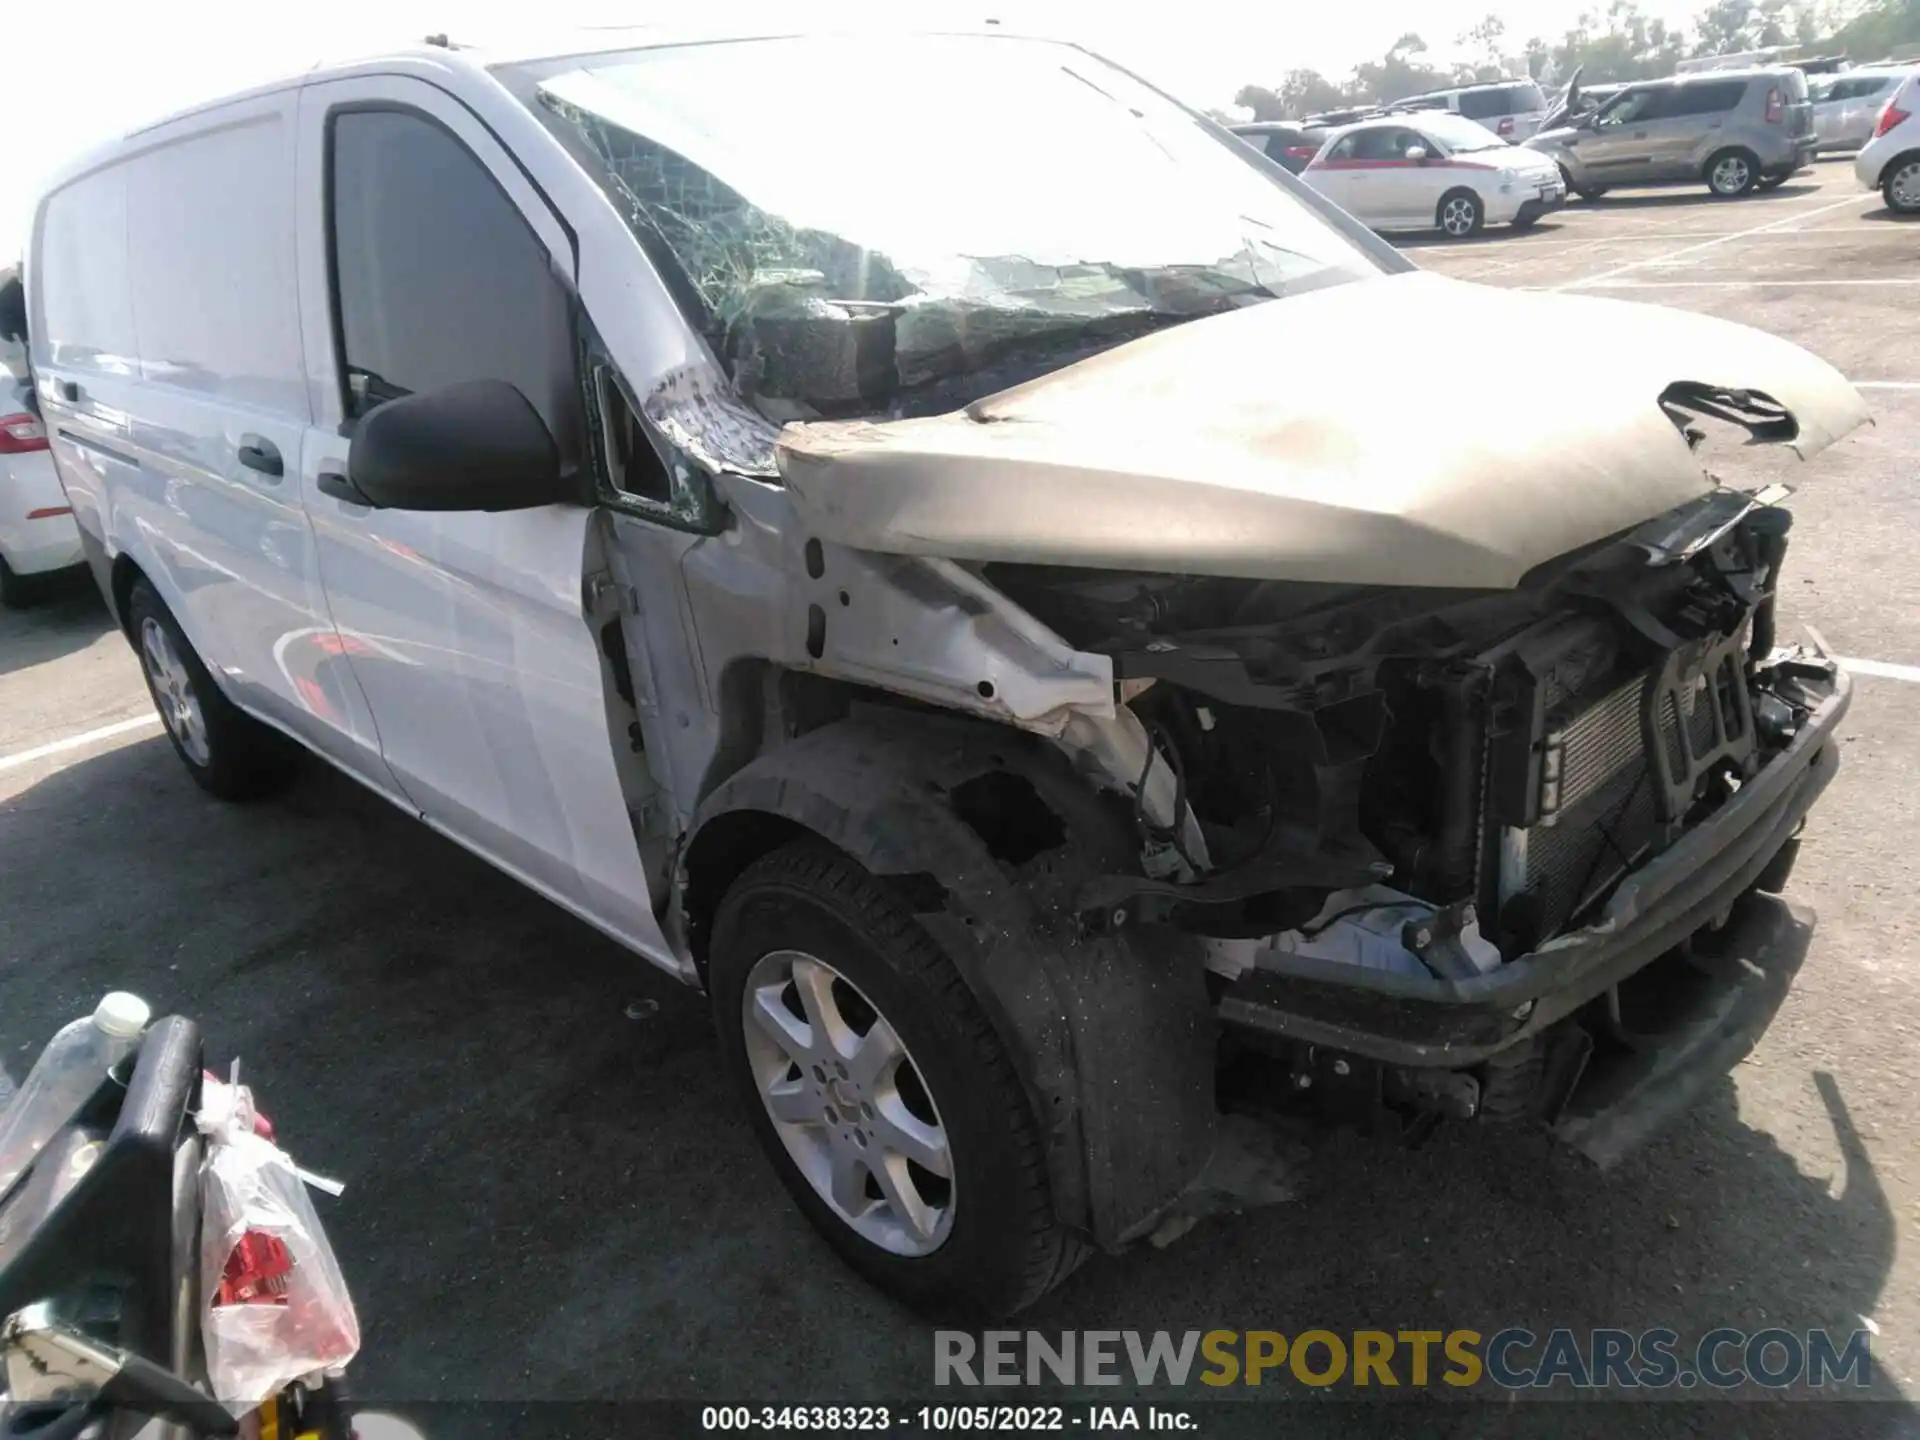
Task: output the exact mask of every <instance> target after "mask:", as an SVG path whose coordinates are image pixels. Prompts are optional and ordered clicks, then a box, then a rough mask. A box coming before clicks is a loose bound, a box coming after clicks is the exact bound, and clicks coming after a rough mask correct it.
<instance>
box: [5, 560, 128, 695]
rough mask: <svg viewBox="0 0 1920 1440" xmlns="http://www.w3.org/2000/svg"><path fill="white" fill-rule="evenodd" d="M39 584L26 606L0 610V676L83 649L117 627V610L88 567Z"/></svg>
mask: <svg viewBox="0 0 1920 1440" xmlns="http://www.w3.org/2000/svg"><path fill="white" fill-rule="evenodd" d="M35 588H36V590H37V592H38V593H36V594H35V595H34V596H33V597H32V598H31V600H30V601H29V602H28V603H27V605H25V606H23V607H22V608H20V609H18V610H0V675H10V674H12V673H13V672H14V671H16V670H29V669H31V668H33V667H34V666H35V665H44V664H46V663H47V662H48V661H49V660H58V659H59V658H60V657H61V656H63V655H71V654H72V653H73V652H74V651H76V650H84V649H86V648H87V646H89V645H91V644H93V642H94V641H96V640H98V639H99V638H100V637H101V636H102V635H104V634H106V633H107V632H108V631H109V630H111V629H113V615H112V613H111V612H110V611H109V610H108V609H107V606H106V602H105V601H104V600H102V599H101V598H100V591H99V589H98V588H96V587H95V585H94V583H93V576H92V575H91V574H89V573H88V572H86V571H84V570H78V571H63V572H61V573H60V574H58V575H50V576H47V577H46V578H45V579H43V580H41V581H40V583H39V585H38V586H36V587H35Z"/></svg>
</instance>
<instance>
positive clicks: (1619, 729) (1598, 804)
mask: <svg viewBox="0 0 1920 1440" xmlns="http://www.w3.org/2000/svg"><path fill="white" fill-rule="evenodd" d="M1610 662H1611V663H1610ZM1508 663H1509V664H1511V665H1513V666H1514V671H1513V672H1512V673H1514V674H1516V675H1517V676H1518V677H1519V678H1518V679H1517V680H1516V681H1512V682H1510V684H1509V690H1508V693H1509V696H1510V698H1512V699H1515V700H1516V701H1517V703H1516V704H1515V705H1514V706H1513V708H1514V709H1517V710H1518V712H1519V713H1520V715H1521V716H1524V715H1527V714H1531V716H1532V717H1533V718H1532V721H1531V726H1530V727H1526V728H1520V729H1518V730H1517V731H1516V732H1515V733H1510V734H1508V735H1507V736H1506V737H1504V738H1503V739H1502V740H1501V741H1498V742H1496V744H1501V745H1505V746H1506V747H1507V763H1506V766H1505V774H1506V780H1505V786H1504V800H1503V801H1501V802H1496V803H1499V804H1501V805H1503V808H1504V821H1505V822H1510V821H1511V820H1512V819H1513V818H1515V817H1525V821H1526V823H1524V824H1514V823H1504V822H1503V820H1501V819H1496V820H1495V822H1494V823H1495V834H1496V849H1495V852H1494V854H1493V855H1491V856H1490V857H1489V858H1490V859H1494V860H1495V863H1496V865H1497V872H1496V875H1495V877H1494V878H1495V882H1496V883H1495V887H1494V888H1495V891H1496V897H1497V901H1498V904H1499V916H1500V925H1499V927H1498V933H1499V934H1500V935H1501V938H1502V943H1503V944H1507V945H1514V944H1518V945H1523V946H1530V945H1532V944H1536V943H1538V942H1539V941H1540V940H1543V939H1545V938H1547V937H1549V936H1552V935H1554V934H1557V933H1559V932H1560V931H1562V930H1564V929H1566V928H1568V926H1569V925H1570V924H1572V923H1574V922H1577V921H1578V920H1580V919H1581V918H1582V914H1581V912H1582V911H1583V910H1584V909H1586V908H1587V907H1588V906H1589V905H1591V903H1592V902H1593V901H1594V900H1596V899H1597V898H1598V897H1600V896H1601V895H1602V894H1604V893H1605V892H1606V891H1607V890H1608V889H1609V888H1610V887H1611V886H1612V885H1613V884H1614V882H1615V881H1617V880H1618V879H1619V878H1620V876H1621V875H1622V874H1624V873H1625V872H1626V871H1627V870H1628V869H1630V868H1632V867H1633V866H1635V865H1637V864H1639V863H1640V862H1641V861H1643V860H1644V859H1646V858H1647V857H1648V856H1649V855H1651V854H1652V853H1653V852H1654V851H1656V850H1658V849H1659V848H1661V847H1662V846H1663V845H1664V844H1665V843H1666V840H1667V838H1668V836H1669V834H1670V826H1669V824H1668V823H1667V821H1666V820H1665V819H1663V817H1662V803H1661V797H1662V795H1663V793H1664V792H1665V786H1666V777H1667V776H1677V777H1680V778H1681V780H1682V781H1685V780H1688V779H1690V778H1692V776H1693V773H1694V771H1695V769H1697V768H1698V767H1696V766H1694V765H1693V763H1692V762H1693V759H1694V757H1700V758H1705V757H1709V756H1711V755H1713V754H1715V751H1716V746H1720V745H1724V743H1725V740H1726V737H1727V735H1729V734H1738V733H1739V732H1740V730H1741V727H1742V726H1743V725H1744V724H1745V723H1746V721H1745V719H1744V712H1745V708H1746V707H1745V705H1744V703H1743V702H1744V696H1743V695H1742V696H1739V697H1733V698H1732V699H1731V700H1730V699H1729V698H1728V697H1727V696H1725V695H1723V693H1722V691H1721V690H1720V689H1718V688H1716V687H1715V686H1714V685H1713V684H1710V683H1709V682H1708V680H1707V679H1706V678H1705V677H1704V674H1703V673H1702V672H1701V671H1700V670H1698V669H1692V670H1687V669H1685V667H1681V669H1680V670H1678V671H1676V674H1679V673H1681V672H1682V671H1684V674H1685V677H1686V678H1685V679H1684V680H1676V681H1674V682H1670V683H1667V684H1665V685H1664V687H1663V686H1662V682H1661V678H1660V671H1659V670H1658V669H1651V670H1647V671H1644V672H1641V673H1637V674H1628V675H1625V676H1623V675H1622V674H1621V665H1622V664H1623V663H1624V662H1623V661H1621V660H1620V659H1619V652H1618V651H1617V650H1615V649H1613V647H1611V646H1608V645H1606V644H1603V643H1602V642H1601V641H1600V640H1599V639H1598V638H1596V633H1595V632H1594V631H1591V630H1587V629H1586V628H1585V627H1584V626H1583V627H1581V628H1580V630H1579V631H1573V630H1570V629H1569V630H1561V631H1560V632H1558V633H1553V634H1549V635H1546V636H1543V637H1540V639H1539V641H1538V642H1537V643H1534V644H1531V645H1523V646H1519V647H1516V649H1515V651H1514V653H1513V654H1512V655H1511V656H1510V657H1509V661H1508ZM1736 683H1737V682H1736ZM1734 701H1739V702H1742V703H1734ZM1650 707H1651V713H1652V717H1653V723H1654V729H1655V733H1656V734H1657V735H1658V737H1659V740H1658V743H1659V744H1660V745H1661V746H1662V747H1663V749H1664V751H1665V763H1664V765H1655V764H1654V763H1652V760H1651V757H1649V755H1648V754H1647V746H1646V733H1647V732H1646V718H1645V717H1646V716H1647V715H1648V713H1649V708H1650ZM1716 707H1721V708H1722V711H1723V713H1722V714H1721V715H1720V717H1719V720H1718V723H1716ZM1516 718H1518V717H1516ZM1663 771H1664V774H1663Z"/></svg>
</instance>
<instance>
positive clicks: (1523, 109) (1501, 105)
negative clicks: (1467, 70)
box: [1393, 80, 1547, 143]
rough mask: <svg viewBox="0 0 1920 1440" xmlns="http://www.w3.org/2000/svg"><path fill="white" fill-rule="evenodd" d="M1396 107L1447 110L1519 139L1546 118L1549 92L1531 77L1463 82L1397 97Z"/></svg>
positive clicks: (1401, 108) (1531, 132)
mask: <svg viewBox="0 0 1920 1440" xmlns="http://www.w3.org/2000/svg"><path fill="white" fill-rule="evenodd" d="M1393 108H1394V109H1395V110H1445V111H1446V112H1447V113H1449V114H1452V115H1459V116H1462V117H1464V118H1465V119H1468V120H1472V121H1475V122H1477V123H1478V124H1481V125H1484V126H1485V127H1486V128H1487V129H1489V130H1491V131H1492V132H1493V133H1494V134H1496V135H1498V136H1499V137H1500V138H1501V139H1503V140H1511V141H1514V142H1516V143H1517V142H1519V141H1521V140H1524V139H1526V138H1527V137H1528V136H1529V135H1532V134H1533V133H1534V132H1535V131H1537V130H1538V129H1539V128H1540V122H1541V121H1543V120H1545V119H1546V118H1547V97H1546V94H1545V93H1544V92H1543V91H1542V90H1541V89H1540V87H1539V86H1538V85H1536V84H1535V83H1534V82H1533V81H1531V80H1503V81H1500V82H1498V83H1497V84H1492V85H1461V86H1457V87H1455V88H1453V89H1450V90H1430V91H1427V92H1426V93H1424V94H1421V95H1409V96H1407V97H1406V98H1405V99H1404V100H1396V101H1395V102H1394V104H1393Z"/></svg>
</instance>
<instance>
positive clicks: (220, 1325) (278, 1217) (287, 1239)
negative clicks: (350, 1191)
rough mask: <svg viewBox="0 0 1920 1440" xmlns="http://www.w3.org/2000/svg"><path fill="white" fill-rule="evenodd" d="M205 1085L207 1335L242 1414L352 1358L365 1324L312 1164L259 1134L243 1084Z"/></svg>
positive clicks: (214, 1367) (216, 1376) (216, 1368)
mask: <svg viewBox="0 0 1920 1440" xmlns="http://www.w3.org/2000/svg"><path fill="white" fill-rule="evenodd" d="M206 1090H207V1091H208V1092H210V1093H209V1094H208V1095H207V1097H206V1098H207V1100H208V1101H209V1102H210V1103H208V1104H207V1106H206V1108H205V1110H204V1111H203V1113H202V1115H201V1128H202V1129H204V1130H207V1131H208V1132H209V1141H210V1143H209V1147H208V1151H207V1158H206V1162H205V1164H204V1166H203V1167H202V1169H201V1172H200V1173H201V1179H200V1188H201V1198H202V1202H203V1211H202V1218H201V1227H202V1228H201V1240H200V1294H201V1302H200V1303H201V1333H202V1336H203V1337H204V1339H205V1341H206V1351H207V1372H208V1378H209V1379H210V1380H211V1382H212V1385H213V1392H214V1394H215V1396H216V1397H218V1398H219V1399H220V1400H221V1401H222V1402H223V1403H225V1404H227V1405H228V1406H230V1407H232V1408H234V1409H235V1410H236V1411H238V1410H240V1409H242V1408H251V1407H252V1406H255V1405H258V1404H259V1403H260V1402H261V1401H263V1400H265V1399H266V1398H267V1397H268V1396H270V1395H273V1394H276V1393H278V1392H279V1390H280V1389H281V1388H282V1387H284V1386H286V1385H287V1384H289V1383H291V1382H292V1381H294V1380H297V1379H300V1378H301V1377H303V1376H308V1375H311V1374H313V1373H314V1372H316V1371H326V1370H331V1369H334V1368H337V1367H339V1366H343V1365H345V1364H346V1363H347V1362H348V1361H349V1360H351V1359H352V1358H353V1356H354V1354H355V1353H356V1352H357V1351H358V1350H359V1348H360V1322H359V1320H358V1318H357V1317H356V1316H355V1315H354V1313H353V1300H352V1298H351V1297H350V1296H349V1295H348V1293H347V1283H346V1280H345V1279H344V1278H343V1277H342V1275H341V1273H340V1264H339V1261H338V1260H336V1259H335V1258H334V1253H333V1247H332V1246H331V1245H329V1244H328V1243H327V1236H326V1232H325V1231H324V1230H322V1229H321V1227H320V1219H319V1216H318V1215H316V1214H315V1213H314V1208H313V1202H312V1199H311V1198H310V1197H309V1195H308V1193H307V1186H306V1182H305V1180H304V1179H303V1178H302V1175H301V1172H300V1171H299V1169H298V1168H297V1167H296V1166H295V1165H294V1163H293V1161H292V1159H291V1158H290V1157H289V1156H288V1155H287V1154H286V1152H285V1151H283V1150H281V1149H280V1148H279V1147H277V1146H276V1145H274V1144H273V1143H272V1142H271V1141H270V1140H267V1139H265V1138H264V1137H263V1136H261V1135H258V1134H255V1133H253V1128H252V1114H251V1111H252V1107H251V1104H250V1102H249V1099H248V1097H247V1096H246V1092H245V1090H244V1089H243V1088H241V1087H238V1086H235V1087H227V1086H220V1085H218V1084H217V1082H213V1081H209V1082H208V1083H207V1086H206ZM220 1091H226V1092H227V1093H226V1094H219V1093H218V1092H220ZM235 1102H238V1103H235ZM210 1121H211V1122H212V1123H209V1122H210Z"/></svg>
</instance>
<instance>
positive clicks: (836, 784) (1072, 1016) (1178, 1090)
mask: <svg viewBox="0 0 1920 1440" xmlns="http://www.w3.org/2000/svg"><path fill="white" fill-rule="evenodd" d="M1015 812H1017V813H1015ZM1036 831H1038V832H1041V833H1038V834H1036ZM802 835H815V836H818V837H820V838H821V839H824V840H826V841H827V842H828V843H830V844H832V845H834V846H835V847H836V848H838V849H839V850H841V851H842V852H844V853H845V854H847V855H849V856H850V857H851V858H853V859H854V860H855V861H857V862H858V863H860V864H861V865H863V866H864V867H865V868H866V869H867V870H868V871H869V872H871V873H872V874H874V875H876V876H878V877H879V878H880V879H881V880H882V881H883V882H885V883H887V884H889V885H891V886H893V887H894V888H895V889H896V891H897V892H898V893H899V894H900V895H901V896H902V898H903V899H904V900H905V901H906V902H907V904H908V906H909V908H910V909H911V910H912V911H913V913H914V916H915V919H916V920H917V921H918V922H919V924H921V925H922V926H923V927H924V928H925V929H926V931H927V932H928V933H929V934H930V935H931V936H932V938H933V939H934V941H935V942H936V943H937V944H939V945H940V946H941V947H942V949H943V950H944V951H945V952H946V953H947V955H948V956H949V957H950V958H951V959H952V960H953V962H954V965H955V967H956V969H958V971H959V972H960V975H961V977H962V979H963V980H964V981H965V982H966V984H967V986H968V988H969V989H970V990H971V991H972V993H973V994H974V996H975V998H976V999H977V1000H978V1001H979V1003H980V1005H981V1008H982V1010H983V1011H984V1012H985V1013H986V1015H987V1016H988V1018H989V1020H990V1021H991V1022H992V1023H993V1025H994V1027H995V1029H996V1030H997V1031H998V1032H999V1033H1000V1035H1001V1037H1002V1039H1003V1040H1004V1041H1005V1042H1006V1044H1007V1046H1008V1050H1009V1052H1010V1054H1011V1055H1012V1057H1013V1061H1014V1066H1015V1069H1016V1070H1017V1071H1018V1073H1019V1076H1020V1080H1021V1084H1022V1086H1023V1088H1024V1089H1025V1091H1026V1094H1027V1098H1028V1101H1029V1103H1030V1104H1031V1105H1032V1106H1033V1109H1034V1115H1035V1118H1036V1120H1037V1121H1038V1123H1039V1126H1040V1129H1041V1131H1042V1133H1043V1134H1044V1135H1045V1136H1046V1137H1047V1141H1046V1143H1047V1169H1048V1175H1049V1180H1050V1183H1051V1188H1052V1193H1053V1200H1054V1206H1055V1209H1056V1212H1057V1213H1058V1215H1059V1218H1060V1220H1061V1221H1062V1223H1064V1224H1066V1225H1068V1226H1070V1227H1071V1228H1073V1229H1076V1230H1079V1231H1081V1232H1082V1233H1084V1234H1086V1235H1088V1236H1090V1237H1091V1238H1092V1239H1093V1240H1094V1242H1095V1243H1097V1244H1100V1245H1102V1246H1103V1247H1106V1248H1114V1247H1117V1246H1119V1245H1121V1244H1124V1243H1126V1242H1128V1241H1130V1240H1133V1239H1136V1238H1139V1237H1140V1236H1141V1235H1143V1234H1145V1233H1146V1232H1147V1231H1149V1230H1151V1228H1152V1226H1153V1224H1154V1223H1155V1222H1156V1221H1157V1220H1158V1218H1159V1217H1160V1215H1161V1214H1162V1213H1164V1211H1165V1210H1166V1208H1167V1206H1168V1205H1170V1204H1171V1203H1172V1201H1173V1200H1174V1199H1175V1198H1176V1197H1177V1196H1178V1195H1179V1194H1180V1193H1181V1192H1182V1191H1183V1190H1184V1189H1185V1188H1186V1187H1187V1186H1188V1184H1189V1183H1190V1182H1191V1181H1192V1180H1193V1179H1194V1177H1195V1176H1196V1175H1197V1174H1198V1173H1199V1171H1200V1169H1201V1168H1202V1167H1203V1166H1204V1165H1205V1163H1206V1160H1207V1158H1208V1156H1209V1155H1210V1154H1211V1152H1212V1148H1213V1140H1214V1121H1215V1114H1214V1103H1213V1068H1214V1026H1213V1019H1212V1011H1211V1007H1210V1004H1209V1002H1208V999H1207V993H1206V987H1205V980H1204V972H1203V967H1202V964H1201V956H1200V953H1199V947H1198V943H1197V942H1196V941H1193V940H1192V939H1191V937H1188V936H1184V935H1180V934H1178V933H1176V932H1173V931H1170V930H1160V929H1157V928H1154V927H1148V928H1134V929H1131V930H1123V931H1119V932H1115V933H1112V934H1093V933H1089V932H1087V931H1085V930H1084V929H1083V928H1082V927H1080V926H1079V925H1078V923H1077V921H1076V920H1075V918H1074V912H1073V908H1072V905H1071V896H1072V894H1073V892H1074V890H1075V889H1076V888H1077V886H1078V885H1079V883H1080V882H1081V880H1082V879H1084V878H1088V877H1090V876H1091V875H1093V874H1095V873H1100V872H1102V871H1106V870H1109V869H1111V868H1116V867H1119V866H1122V865H1137V859H1135V855H1136V842H1135V840H1134V837H1133V835H1132V833H1131V828H1130V825H1129V824H1128V823H1127V820H1126V817H1125V815H1124V809H1123V808H1121V809H1116V808H1115V807H1114V806H1113V805H1111V804H1110V803H1109V802H1108V801H1107V800H1105V799H1103V798H1102V797H1101V796H1099V795H1098V794H1097V793H1096V792H1095V791H1094V789H1093V788H1092V787H1091V786H1090V785H1088V784H1086V783H1085V782H1084V781H1083V780H1081V779H1080V778H1079V777H1078V776H1077V775H1075V774H1074V772H1073V769H1072V767H1071V765H1070V764H1069V763H1068V761H1067V759H1066V757H1065V756H1064V755H1063V754H1062V753H1061V752H1059V751H1058V750H1056V749H1054V748H1053V747H1051V746H1049V745H1047V744H1046V743H1045V742H1043V741H1040V740H1038V739H1037V738H1036V737H1033V736H1030V735H1027V734H1024V733H1022V732H1019V731H1015V730H1012V729H1009V728H1007V727H1004V726H998V725H994V724H991V723H988V722H984V721H969V720H964V719H958V718H949V717H943V716H929V715H927V714H925V713H920V712H882V713H876V714H865V715H860V716H857V717H854V718H851V719H848V720H844V721H838V722H835V723H833V724H830V725H827V726H824V727H822V728H821V729H818V730H814V731H810V732H809V733H807V734H806V735H803V736H801V737H799V738H798V739H797V740H794V741H792V742H790V743H789V744H787V745H785V746H783V747H781V748H780V749H778V750H774V751H772V752H770V753H767V754H764V755H762V756H760V757H759V758H758V759H756V760H754V761H752V762H751V763H750V764H748V765H746V766H745V767H743V768H742V769H741V770H740V771H739V772H737V773H736V774H734V775H733V776H732V777H730V778H729V779H728V780H726V781H725V782H724V783H722V784H721V785H720V786H719V787H718V788H717V789H715V791H714V792H713V793H712V794H711V795H710V796H709V797H708V798H707V800H706V802H705V803H704V804H703V805H702V806H701V808H700V811H699V813H698V814H697V815H696V817H695V821H694V824H693V825H692V826H691V827H690V829H689V839H688V842H687V843H686V845H685V846H684V848H683V850H682V859H681V875H682V884H681V885H680V886H679V887H678V889H677V894H676V904H677V905H679V906H680V908H681V911H682V913H681V916H680V917H679V918H680V920H681V923H682V924H683V926H684V927H685V933H686V934H687V936H688V939H689V944H690V947H691V948H692V950H693V953H694V956H695V960H696V963H697V964H698V965H699V966H700V969H701V973H702V977H703V978H704V975H705V968H706V947H707V943H708V937H709V935H710V933H711V929H712V922H713V918H714V915H715V913H716V912H717V910H718V908H719V905H720V903H721V899H722V898H723V897H724V895H725V893H726V890H727V887H728V886H729V885H731V884H732V882H733V881H734V879H736V878H737V877H738V876H739V875H740V874H741V873H742V872H743V871H744V870H745V869H746V868H747V867H748V866H749V865H751V864H752V863H753V862H754V861H755V860H756V859H758V858H759V857H760V856H762V855H764V854H766V853H768V852H769V851H771V850H772V849H774V848H777V847H778V846H780V845H782V844H785V843H787V842H788V841H789V840H792V839H795V838H798V837H799V836H802ZM1042 841H1055V842H1057V843H1052V844H1050V845H1049V846H1048V847H1047V848H1045V849H1035V848H1034V846H1035V845H1036V843H1038V842H1042Z"/></svg>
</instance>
